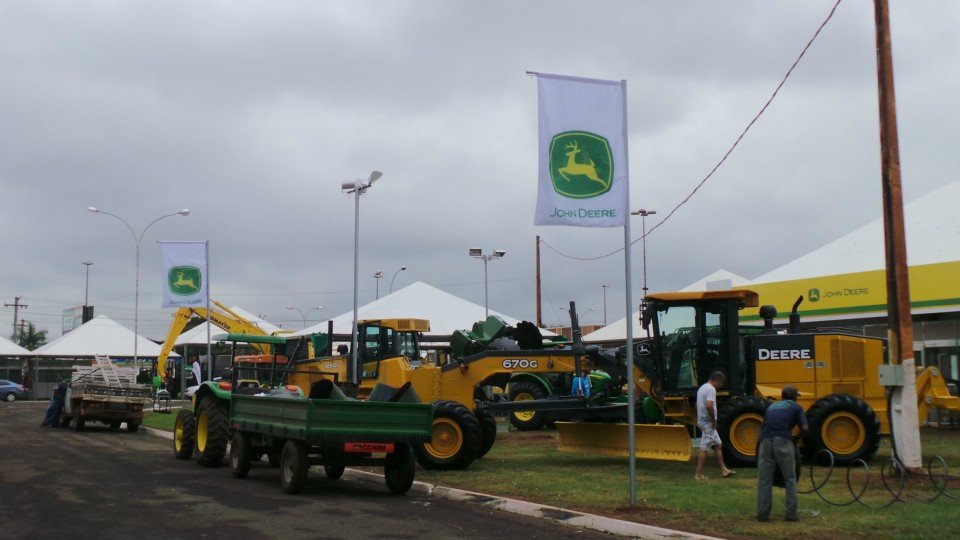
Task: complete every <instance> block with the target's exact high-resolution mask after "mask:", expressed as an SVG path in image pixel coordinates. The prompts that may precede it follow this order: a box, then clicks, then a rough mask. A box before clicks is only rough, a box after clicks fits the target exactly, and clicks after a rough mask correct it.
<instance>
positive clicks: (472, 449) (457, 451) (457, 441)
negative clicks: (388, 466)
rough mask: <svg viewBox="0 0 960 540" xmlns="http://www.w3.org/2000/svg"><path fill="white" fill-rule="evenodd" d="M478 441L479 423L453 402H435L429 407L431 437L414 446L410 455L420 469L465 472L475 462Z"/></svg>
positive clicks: (479, 435) (470, 413) (463, 408)
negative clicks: (431, 427)
mask: <svg viewBox="0 0 960 540" xmlns="http://www.w3.org/2000/svg"><path fill="white" fill-rule="evenodd" d="M481 439H482V433H481V431H480V422H478V421H477V417H476V415H474V414H473V412H471V411H470V409H468V408H466V407H464V406H463V405H462V404H460V403H457V402H455V401H437V402H435V403H434V404H433V437H432V438H431V439H430V441H428V442H425V443H420V444H417V445H415V447H414V453H415V454H416V456H417V462H418V463H420V465H422V466H423V468H424V469H428V470H436V471H449V470H460V469H466V468H467V467H468V466H469V465H470V464H471V463H473V460H474V459H476V458H477V454H478V453H479V450H480V442H481Z"/></svg>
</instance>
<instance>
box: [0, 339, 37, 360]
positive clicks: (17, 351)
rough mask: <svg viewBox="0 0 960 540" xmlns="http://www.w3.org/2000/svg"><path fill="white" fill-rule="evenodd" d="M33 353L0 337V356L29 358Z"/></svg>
mask: <svg viewBox="0 0 960 540" xmlns="http://www.w3.org/2000/svg"><path fill="white" fill-rule="evenodd" d="M32 354H33V353H32V352H30V351H28V350H27V349H24V348H23V347H21V346H19V345H17V344H16V343H14V342H12V341H10V340H9V339H7V338H4V337H0V356H30V355H32Z"/></svg>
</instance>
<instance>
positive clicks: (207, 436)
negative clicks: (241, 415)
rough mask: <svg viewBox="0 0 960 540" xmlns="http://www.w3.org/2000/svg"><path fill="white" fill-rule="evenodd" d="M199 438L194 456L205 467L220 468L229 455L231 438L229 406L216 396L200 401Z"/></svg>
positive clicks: (198, 410) (198, 412)
mask: <svg viewBox="0 0 960 540" xmlns="http://www.w3.org/2000/svg"><path fill="white" fill-rule="evenodd" d="M196 420H197V438H196V444H195V448H196V451H195V452H194V455H195V456H196V458H197V463H199V464H200V465H203V466H204V467H219V466H220V465H222V464H223V458H224V456H226V455H227V442H228V441H229V437H230V422H229V420H230V418H229V411H228V405H227V403H226V402H224V401H222V400H220V399H219V398H217V397H216V396H212V395H211V396H207V397H205V398H203V399H202V400H200V405H199V406H198V407H197V418H196Z"/></svg>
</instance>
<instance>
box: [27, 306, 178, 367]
mask: <svg viewBox="0 0 960 540" xmlns="http://www.w3.org/2000/svg"><path fill="white" fill-rule="evenodd" d="M134 336H136V334H134V333H133V332H132V331H130V330H128V329H127V328H125V327H123V326H121V325H120V324H118V323H116V322H114V321H113V320H112V319H110V318H108V317H107V316H106V315H100V316H99V317H97V318H95V319H93V320H90V321H87V322H86V323H84V324H83V325H82V326H81V327H80V328H77V329H75V330H72V331H71V332H69V333H67V334H64V335H63V336H60V337H59V338H57V339H55V340H53V341H51V342H50V343H47V344H46V345H44V346H43V347H40V348H39V349H37V350H35V351H33V354H34V355H36V356H56V357H62V358H82V357H93V356H96V355H98V354H105V355H108V356H110V357H113V358H133V339H134ZM136 339H137V355H138V356H139V357H140V358H156V357H157V356H159V355H160V345H157V344H156V343H154V342H152V341H150V340H149V339H147V338H145V337H143V336H136ZM170 356H177V355H175V354H173V353H171V354H170Z"/></svg>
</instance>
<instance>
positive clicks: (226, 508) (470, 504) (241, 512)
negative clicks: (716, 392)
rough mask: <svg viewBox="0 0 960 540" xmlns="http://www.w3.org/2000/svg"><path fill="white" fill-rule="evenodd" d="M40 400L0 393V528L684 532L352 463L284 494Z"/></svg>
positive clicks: (559, 534)
mask: <svg viewBox="0 0 960 540" xmlns="http://www.w3.org/2000/svg"><path fill="white" fill-rule="evenodd" d="M45 409H46V403H43V402H15V403H0V453H2V454H0V497H2V499H0V501H2V502H0V538H3V539H6V538H11V539H12V538H16V539H46V538H56V539H58V540H60V539H64V538H74V539H83V538H98V539H114V538H117V539H128V538H138V539H152V538H157V539H165V540H167V539H181V538H183V539H187V538H190V539H197V538H217V539H219V538H230V539H231V540H253V539H261V538H262V539H268V538H271V539H272V538H283V539H285V540H287V539H289V540H294V539H300V538H304V539H317V540H324V539H331V540H332V539H351V540H355V539H361V538H370V539H408V538H409V539H418V540H422V539H432V538H437V539H445V538H450V539H483V540H489V539H491V538H530V539H536V538H549V539H551V540H552V539H557V540H562V539H567V538H577V539H607V540H609V539H611V538H617V536H613V535H611V534H608V533H604V532H600V531H599V530H597V529H602V530H607V531H616V532H618V533H620V534H622V535H625V536H629V537H650V538H666V537H672V538H691V537H692V536H689V535H686V534H684V533H677V532H676V531H668V530H665V529H657V528H653V527H646V526H643V525H637V524H630V523H626V522H619V521H617V520H607V519H606V518H601V517H598V516H589V515H584V514H577V513H573V512H568V511H565V510H562V509H556V508H550V507H542V506H538V505H532V504H529V503H521V502H519V501H511V500H509V499H498V498H496V497H489V496H487V495H483V494H479V493H470V492H465V491H460V490H450V489H445V488H442V487H439V486H430V485H427V484H422V483H419V482H418V483H416V484H415V485H414V488H413V489H411V491H410V492H409V493H407V494H406V495H403V496H397V495H392V494H391V493H390V492H389V491H388V490H387V488H386V485H384V483H383V482H382V479H380V478H379V477H377V476H376V475H370V474H365V473H361V472H351V471H348V474H346V475H345V476H344V477H343V478H341V479H340V480H329V479H327V478H325V477H324V476H323V473H322V472H320V471H317V470H316V469H314V470H311V473H310V480H309V482H308V484H307V487H306V489H305V490H304V492H303V493H302V494H300V495H288V494H286V493H284V492H283V490H282V489H281V488H280V482H279V477H278V474H279V473H278V471H277V470H276V469H273V468H270V467H268V466H267V465H266V464H265V463H264V464H262V465H254V467H253V468H252V469H251V471H250V474H249V476H248V477H247V478H246V479H243V480H238V479H234V478H233V477H232V476H231V472H230V469H229V467H226V466H224V467H220V468H215V469H210V468H203V467H200V466H198V465H197V464H196V463H195V462H193V461H181V460H176V459H174V457H173V450H172V446H171V444H172V443H171V442H170V440H169V439H168V438H167V437H165V436H164V435H168V434H164V433H152V432H151V433H148V432H147V430H144V429H142V428H141V430H140V432H139V433H128V432H127V431H126V429H125V426H124V428H123V429H121V430H120V431H111V430H110V429H109V428H108V427H107V426H106V425H103V424H99V423H94V424H89V423H88V424H87V427H86V429H84V431H80V432H77V431H74V430H72V429H63V428H43V427H40V422H41V421H42V419H43V415H44V411H45ZM156 435H160V436H156ZM505 510H506V511H505ZM555 520H561V521H564V523H559V522H557V521H555Z"/></svg>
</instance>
